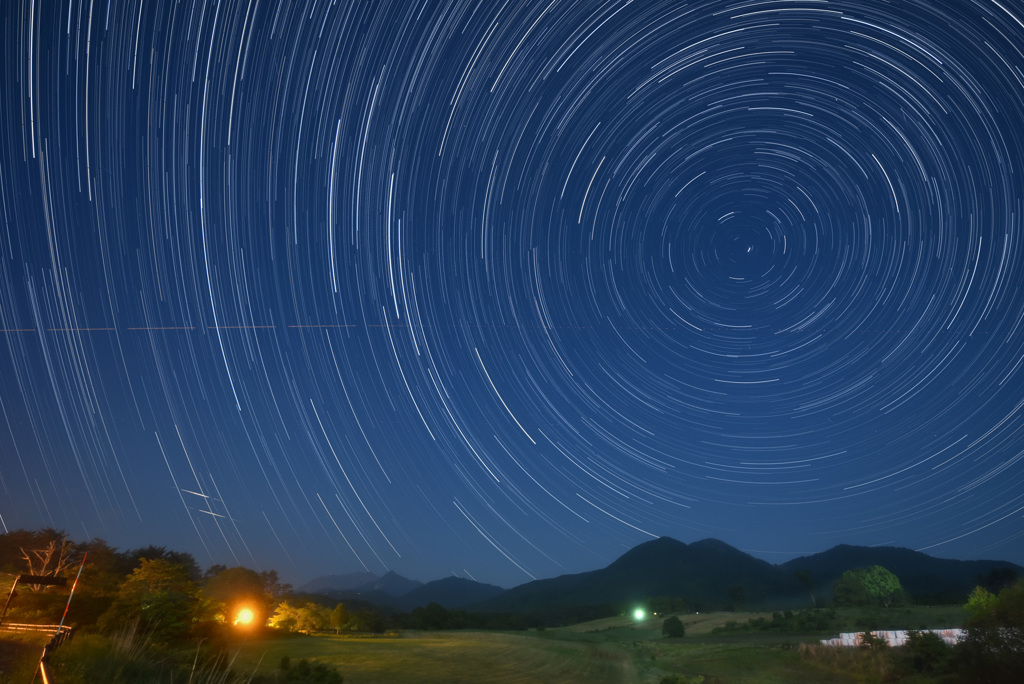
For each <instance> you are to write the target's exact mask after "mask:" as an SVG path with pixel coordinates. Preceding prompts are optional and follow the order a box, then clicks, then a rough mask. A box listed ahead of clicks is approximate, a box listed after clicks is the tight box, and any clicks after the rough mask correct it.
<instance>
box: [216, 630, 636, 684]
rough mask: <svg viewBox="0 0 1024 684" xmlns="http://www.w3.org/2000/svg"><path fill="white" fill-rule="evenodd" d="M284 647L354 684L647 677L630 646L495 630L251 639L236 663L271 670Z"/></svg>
mask: <svg viewBox="0 0 1024 684" xmlns="http://www.w3.org/2000/svg"><path fill="white" fill-rule="evenodd" d="M283 655H288V656H289V657H291V659H292V661H295V660H298V659H302V658H305V659H308V660H310V661H315V662H320V663H325V664H328V665H332V666H334V667H337V668H338V670H339V671H340V672H341V673H342V675H343V676H344V677H345V681H346V682H353V683H354V684H382V683H384V682H410V681H415V682H418V683H419V684H431V683H434V682H436V683H437V684H442V683H445V682H449V683H451V684H460V683H463V682H464V683H466V684H469V683H474V684H475V683H479V684H487V683H488V682H494V683H498V682H510V683H512V684H515V683H517V682H521V683H522V684H527V683H530V682H565V683H566V684H573V683H575V682H579V683H581V684H582V683H584V682H587V683H590V684H592V683H593V682H635V681H639V680H638V679H637V678H636V677H635V675H634V674H633V662H632V658H631V657H630V654H629V653H627V652H626V651H625V650H624V649H622V648H618V647H613V646H609V645H607V644H594V643H587V642H576V641H562V640H550V639H537V638H535V637H534V636H531V635H527V634H523V635H519V634H504V633H493V632H487V633H484V632H443V633H438V632H424V633H410V634H408V635H406V636H403V637H401V638H377V639H375V638H366V639H345V638H339V637H331V636H323V637H309V638H307V639H280V640H268V641H263V642H259V643H252V644H247V645H245V646H243V647H242V648H241V649H240V651H239V653H238V656H237V657H236V659H235V662H234V666H233V667H234V670H235V671H236V672H243V673H248V672H252V671H253V670H254V669H255V668H257V665H258V671H259V672H260V673H269V672H272V671H274V670H275V669H276V667H277V665H278V663H279V662H280V660H281V656H283Z"/></svg>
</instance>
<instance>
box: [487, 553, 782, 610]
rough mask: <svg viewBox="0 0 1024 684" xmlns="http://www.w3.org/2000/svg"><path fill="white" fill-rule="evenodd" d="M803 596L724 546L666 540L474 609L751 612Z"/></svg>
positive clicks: (768, 568)
mask: <svg viewBox="0 0 1024 684" xmlns="http://www.w3.org/2000/svg"><path fill="white" fill-rule="evenodd" d="M800 592H801V588H800V585H799V584H798V583H797V582H796V580H795V579H794V578H793V576H792V573H791V572H787V571H785V570H782V569H780V568H778V567H776V566H774V565H772V564H770V563H768V562H766V561H763V560H759V559H757V558H754V557H753V556H750V555H748V554H746V553H743V552H742V551H739V550H738V549H735V548H733V547H731V546H729V545H728V544H726V543H724V542H720V541H718V540H715V539H705V540H703V541H699V542H694V543H693V544H684V543H682V542H680V541H676V540H675V539H671V538H669V537H662V538H660V539H655V540H653V541H649V542H646V543H644V544H641V545H639V546H637V547H635V548H633V549H631V550H629V551H627V552H626V553H625V554H623V555H622V556H621V557H620V558H619V559H618V560H616V561H615V562H614V563H612V564H611V565H609V566H608V567H606V568H604V569H601V570H594V571H591V572H584V573H580V574H578V575H562V576H561V577H556V578H554V579H546V580H537V581H534V582H529V583H527V584H523V585H520V586H518V587H515V588H513V589H509V590H508V591H506V592H504V593H503V594H500V595H499V596H496V597H495V598H493V599H490V600H487V601H483V602H481V603H479V604H476V605H474V606H473V609H475V610H481V611H495V612H500V611H514V612H531V611H537V610H541V611H546V610H548V609H549V608H551V607H561V606H597V605H602V604H606V605H621V604H624V603H628V602H633V601H642V600H644V599H648V598H656V597H673V598H682V599H684V600H686V601H687V602H688V604H689V605H690V606H692V607H694V608H698V609H710V608H722V607H727V606H737V607H753V606H760V605H764V604H765V603H766V602H767V601H773V602H778V601H779V600H780V599H788V600H790V601H792V600H793V599H794V598H795V597H797V596H798V595H799V594H800Z"/></svg>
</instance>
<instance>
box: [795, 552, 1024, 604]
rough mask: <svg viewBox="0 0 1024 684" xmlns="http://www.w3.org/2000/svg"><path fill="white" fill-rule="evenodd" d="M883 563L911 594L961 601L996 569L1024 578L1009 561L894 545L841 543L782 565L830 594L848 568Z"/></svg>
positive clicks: (821, 590)
mask: <svg viewBox="0 0 1024 684" xmlns="http://www.w3.org/2000/svg"><path fill="white" fill-rule="evenodd" d="M872 565H881V566H882V567H884V568H885V569H887V570H889V571H890V572H891V573H893V574H894V575H896V577H898V578H899V580H900V584H902V585H903V588H904V589H905V590H906V591H907V593H908V594H910V595H911V596H929V597H936V598H947V599H948V600H961V599H962V598H963V597H965V596H966V595H967V594H968V593H969V592H970V591H971V590H972V589H973V588H974V587H975V586H976V585H977V584H978V578H979V577H982V576H985V575H988V574H989V573H990V572H991V571H992V570H995V569H999V568H1009V569H1011V570H1012V571H1014V572H1016V573H1017V576H1018V577H1024V568H1022V567H1021V566H1019V565H1014V564H1013V563H1008V562H1006V561H989V560H979V561H961V560H950V559H947V558H935V557H933V556H929V555H928V554H925V553H921V552H920V551H912V550H910V549H904V548H900V547H894V546H850V545H848V544H840V545H839V546H835V547H832V548H831V549H829V550H828V551H823V552H822V553H816V554H814V555H812V556H801V557H800V558H794V559H793V560H791V561H788V562H786V563H783V564H782V565H780V566H779V567H780V568H782V569H784V570H786V571H787V572H789V573H791V574H792V573H794V572H796V571H798V570H807V571H809V572H810V573H811V581H812V582H813V584H814V590H815V593H816V594H820V596H822V597H824V596H828V595H830V594H831V589H832V584H833V583H834V582H835V581H836V580H837V579H839V577H840V576H841V575H842V574H843V573H844V572H846V571H847V570H853V569H855V568H865V567H869V566H872Z"/></svg>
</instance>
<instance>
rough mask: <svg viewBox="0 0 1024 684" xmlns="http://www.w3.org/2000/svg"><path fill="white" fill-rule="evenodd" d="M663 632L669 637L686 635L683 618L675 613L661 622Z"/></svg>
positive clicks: (675, 637) (676, 637)
mask: <svg viewBox="0 0 1024 684" xmlns="http://www.w3.org/2000/svg"><path fill="white" fill-rule="evenodd" d="M661 633H662V635H663V636H666V637H668V638H669V639H678V638H680V637H683V636H686V627H685V625H683V621H682V620H680V619H679V618H678V617H677V616H675V615H673V616H672V617H670V618H668V619H667V620H665V622H663V623H662V624H661Z"/></svg>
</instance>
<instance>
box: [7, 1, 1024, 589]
mask: <svg viewBox="0 0 1024 684" xmlns="http://www.w3.org/2000/svg"><path fill="white" fill-rule="evenodd" d="M0 12H2V17H3V20H2V26H0V30H2V34H0V55H2V57H0V59H2V66H0V79H2V80H0V90H2V92H0V104H2V107H0V328H2V331H0V346H2V349H0V522H2V529H3V530H14V529H17V528H29V529H32V528H39V527H43V526H53V527H56V528H58V529H64V530H66V531H67V532H68V533H69V534H70V535H71V536H72V537H73V538H76V539H79V540H83V539H87V538H91V537H101V538H103V539H106V540H107V541H108V542H109V543H111V544H112V545H114V546H117V547H119V548H122V549H125V548H131V547H137V546H143V545H147V544H157V545H162V546H166V547H168V548H172V549H175V550H181V551H189V552H191V553H193V554H194V555H195V557H196V559H197V560H198V562H199V563H200V564H201V565H204V566H206V565H209V564H211V563H225V564H228V565H236V564H241V565H246V566H249V567H254V568H258V569H261V570H266V569H271V568H273V569H276V570H278V572H279V573H280V574H281V575H282V577H283V578H285V579H286V580H289V581H292V582H295V583H297V584H299V583H302V582H303V581H305V580H308V579H310V578H312V577H314V576H316V575H319V574H324V573H327V572H352V571H362V570H363V569H364V568H365V569H368V570H370V571H372V572H375V573H378V574H383V573H384V572H385V571H387V570H395V571H397V572H399V573H401V574H403V575H406V576H409V577H413V578H416V579H420V580H430V579H436V578H438V577H443V576H446V575H451V574H455V575H458V576H462V577H468V578H472V579H476V580H478V581H483V582H490V583H495V584H500V585H503V586H512V585H516V584H521V583H523V582H526V581H529V580H530V579H533V578H543V577H551V576H555V575H559V574H565V573H567V572H579V571H583V570H590V569H594V568H597V567H601V566H604V565H606V564H608V563H609V562H611V561H612V560H613V559H614V558H616V557H617V556H618V555H620V554H621V553H622V552H624V551H625V550H627V549H628V548H630V547H632V546H635V545H637V544H639V543H642V542H644V541H647V540H649V539H651V538H652V537H657V536H663V535H666V536H671V537H674V538H676V539H679V540H681V541H684V542H691V541H696V540H698V539H703V538H706V537H715V538H718V539H721V540H723V541H725V542H727V543H730V544H732V545H734V546H736V547H738V548H740V549H743V550H744V551H747V552H749V553H752V554H754V555H757V556H759V557H761V558H765V559H766V560H769V561H771V562H782V561H784V560H787V559H789V558H792V557H794V556H796V555H801V554H806V553H814V552H818V551H822V550H825V549H827V548H829V547H831V546H833V545H835V544H839V543H851V544H863V545H897V546H907V547H910V548H914V549H920V550H923V551H925V552H927V553H930V554H933V555H937V556H944V557H952V558H994V559H1006V560H1011V561H1015V562H1017V563H1024V169H1022V165H1024V3H1022V2H1021V1H1020V0H928V1H926V2H925V1H917V0H901V1H900V2H881V1H877V0H857V1H832V0H788V1H776V0H767V1H765V0H752V1H738V2H725V1H718V0H699V1H696V2H689V3H684V2H679V1H676V0H673V1H667V0H654V1H650V2H648V1H644V2H640V1H637V2H632V3H630V2H599V1H597V0H555V1H554V2H549V1H548V0H543V1H542V2H533V1H531V0H508V1H507V2H498V1H490V0H484V1H481V2H475V1H471V0H446V1H442V2H429V1H424V2H413V1H412V0H405V1H389V0H375V1H373V2H369V1H367V2H363V1H361V0H354V1H346V2H326V1H324V0H318V1H316V2H298V1H296V2H280V3H275V2H273V1H272V0H253V1H252V2H229V1H228V0H223V1H216V0H180V1H171V0H134V1H125V2H114V1H113V0H111V1H109V2H103V1H101V0H90V1H89V2H79V1H78V0H75V1H74V2H70V1H69V0H7V1H5V2H3V3H2V10H0Z"/></svg>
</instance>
